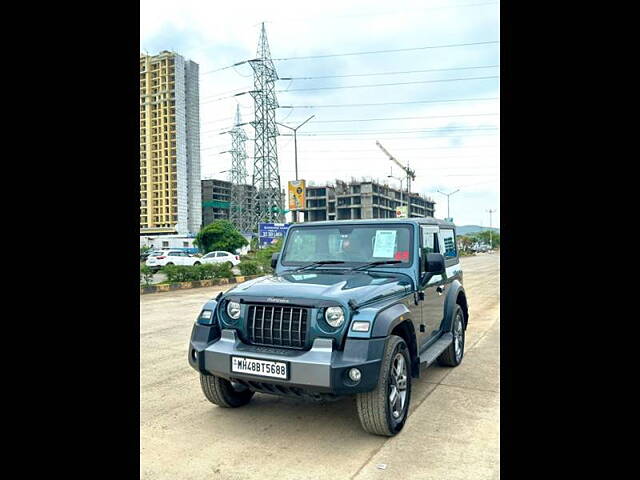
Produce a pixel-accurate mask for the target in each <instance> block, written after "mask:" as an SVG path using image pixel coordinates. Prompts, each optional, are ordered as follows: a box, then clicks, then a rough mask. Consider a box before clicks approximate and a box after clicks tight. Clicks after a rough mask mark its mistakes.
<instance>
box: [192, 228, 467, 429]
mask: <svg viewBox="0 0 640 480" xmlns="http://www.w3.org/2000/svg"><path fill="white" fill-rule="evenodd" d="M272 265H273V267H274V269H275V272H274V274H273V275H268V276H264V277H260V278H257V279H254V280H250V281H248V282H245V283H242V284H238V285H237V286H235V287H233V288H231V289H230V290H228V291H227V292H225V293H224V294H220V295H218V296H217V297H216V298H215V299H212V300H210V301H209V302H207V303H206V304H205V305H204V307H203V308H202V311H201V312H200V314H199V316H198V318H197V320H196V323H195V325H194V327H193V332H192V335H191V341H190V346H189V353H188V358H189V364H190V365H191V366H192V367H193V368H194V369H196V370H197V371H198V372H200V381H201V385H202V390H203V392H204V395H205V396H206V397H207V399H209V400H210V401H211V402H212V403H214V404H216V405H219V406H221V407H240V406H242V405H245V404H246V403H248V402H249V401H250V400H251V398H252V396H253V395H254V392H262V393H269V394H275V395H287V396H293V397H296V398H309V399H332V398H336V397H339V396H343V395H356V396H357V405H358V413H359V416H360V421H361V423H362V426H363V427H364V429H365V430H366V431H368V432H370V433H374V434H378V435H387V436H391V435H395V434H396V433H398V432H399V431H400V430H401V429H402V427H403V426H404V424H405V422H406V419H407V412H408V409H409V403H410V401H411V383H412V381H413V379H417V378H418V377H419V376H420V371H421V366H428V365H431V364H432V363H434V362H436V361H438V363H440V364H441V365H446V366H450V367H455V366H457V365H459V364H460V362H461V361H462V358H463V355H464V341H465V330H466V328H467V324H468V322H469V308H468V303H467V297H466V294H465V291H464V288H463V285H462V283H463V282H462V269H461V267H460V262H459V259H458V253H457V250H456V231H455V226H454V225H453V224H451V223H447V222H444V221H441V220H437V219H433V218H421V219H393V220H369V221H365V220H361V221H335V222H313V223H303V224H296V225H292V226H291V227H290V228H289V231H288V232H287V235H286V237H285V240H284V243H283V248H282V251H281V253H280V254H276V255H274V258H273V259H272Z"/></svg>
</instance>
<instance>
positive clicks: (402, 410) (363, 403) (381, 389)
mask: <svg viewBox="0 0 640 480" xmlns="http://www.w3.org/2000/svg"><path fill="white" fill-rule="evenodd" d="M410 365H411V358H410V357H409V350H408V348H407V344H406V343H405V341H404V340H403V339H402V338H401V337H398V336H397V335H391V336H390V337H389V340H388V341H387V346H386V347H385V351H384V356H383V358H382V365H381V366H380V375H379V377H378V385H377V386H376V388H375V390H373V391H371V392H365V393H359V394H358V396H357V399H356V402H357V407H358V416H359V417H360V423H361V424H362V428H364V429H365V430H366V431H367V432H369V433H372V434H374V435H383V436H386V437H392V436H394V435H396V434H397V433H399V432H400V430H402V427H404V424H405V422H406V420H407V413H408V412H409V402H410V401H411V369H410Z"/></svg>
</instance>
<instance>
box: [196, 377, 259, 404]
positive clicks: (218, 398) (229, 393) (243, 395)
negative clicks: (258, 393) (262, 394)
mask: <svg viewBox="0 0 640 480" xmlns="http://www.w3.org/2000/svg"><path fill="white" fill-rule="evenodd" d="M200 386H201V387H202V392H203V393H204V396H205V397H207V400H209V401H210V402H211V403H213V404H215V405H218V406H219V407H223V408H237V407H242V406H243V405H246V404H247V403H249V402H250V401H251V397H253V394H254V392H253V391H251V390H249V389H248V388H247V387H244V386H241V385H238V386H234V384H232V383H231V382H230V381H229V380H225V379H224V378H220V377H216V376H215V375H203V374H202V373H201V374H200Z"/></svg>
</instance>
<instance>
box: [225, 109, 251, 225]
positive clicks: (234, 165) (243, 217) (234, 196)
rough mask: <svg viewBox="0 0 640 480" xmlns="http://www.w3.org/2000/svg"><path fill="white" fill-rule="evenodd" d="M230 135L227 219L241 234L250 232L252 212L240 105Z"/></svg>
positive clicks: (245, 136) (245, 139) (244, 134)
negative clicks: (229, 186)
mask: <svg viewBox="0 0 640 480" xmlns="http://www.w3.org/2000/svg"><path fill="white" fill-rule="evenodd" d="M229 133H231V170H229V180H230V181H231V202H230V205H229V219H230V220H231V222H232V223H233V224H234V225H235V226H236V228H237V229H238V230H240V231H241V232H248V231H250V230H251V227H252V221H253V212H252V211H251V209H250V207H249V198H248V194H249V192H247V187H246V183H247V164H246V159H247V149H246V147H245V142H246V141H247V134H246V133H245V131H244V129H243V128H242V127H241V122H240V105H238V106H237V108H236V119H235V125H234V126H233V129H231V131H230V132H229Z"/></svg>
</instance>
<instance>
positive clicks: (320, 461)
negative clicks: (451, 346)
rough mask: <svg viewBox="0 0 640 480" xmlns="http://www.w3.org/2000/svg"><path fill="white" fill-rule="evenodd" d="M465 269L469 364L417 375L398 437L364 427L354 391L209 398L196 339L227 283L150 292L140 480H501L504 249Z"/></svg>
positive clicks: (143, 307) (143, 337)
mask: <svg viewBox="0 0 640 480" xmlns="http://www.w3.org/2000/svg"><path fill="white" fill-rule="evenodd" d="M462 264H463V268H464V280H465V281H464V283H465V288H466V290H467V294H468V297H469V305H470V314H471V319H470V323H469V328H468V330H467V344H466V353H465V357H464V360H463V363H462V364H461V365H460V366H459V367H457V368H444V367H439V366H433V367H430V368H428V369H426V370H424V371H423V374H422V375H421V377H420V379H418V380H414V384H413V395H412V401H411V409H410V416H409V418H408V420H407V424H406V426H405V428H404V430H403V431H402V432H401V433H400V434H399V435H397V436H395V437H393V438H384V437H376V436H373V435H369V434H367V433H365V432H364V431H363V430H362V429H361V427H360V423H359V421H358V415H357V411H356V406H355V402H354V400H353V399H352V398H345V399H343V400H339V401H336V402H332V403H325V404H313V403H306V402H303V401H299V400H295V399H288V398H280V397H275V396H270V395H264V394H259V393H258V394H256V395H255V396H254V398H253V400H252V401H251V403H250V404H249V405H247V406H245V407H242V408H239V409H233V410H230V409H222V408H219V407H216V406H214V405H212V404H210V403H209V402H208V401H207V400H206V399H205V398H204V396H203V395H202V392H201V391H200V384H199V380H198V374H197V372H196V371H195V370H192V369H191V368H190V367H189V366H188V364H187V345H188V341H189V336H190V334H191V327H192V325H193V322H194V319H195V317H196V315H197V314H198V312H199V310H200V307H201V306H202V303H203V302H204V301H205V300H206V299H208V298H211V297H213V296H215V295H216V294H217V292H218V291H219V289H209V288H206V289H205V288H201V289H194V290H183V291H175V292H167V293H157V294H152V295H143V296H141V297H140V316H141V319H140V397H141V398H140V443H141V449H140V462H141V478H144V479H178V478H179V479H205V478H206V479H225V480H226V479H254V478H255V479H271V478H278V479H369V478H380V479H383V478H394V479H395V478H403V479H405V478H415V479H429V480H431V479H433V480H446V479H465V480H470V479H473V480H482V479H497V478H499V477H500V474H499V461H500V450H499V427H500V425H499V422H500V394H499V392H500V349H499V345H500V344H499V341H500V320H499V314H500V310H499V300H500V294H499V292H500V255H499V254H493V255H481V256H476V257H465V258H463V259H462Z"/></svg>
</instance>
